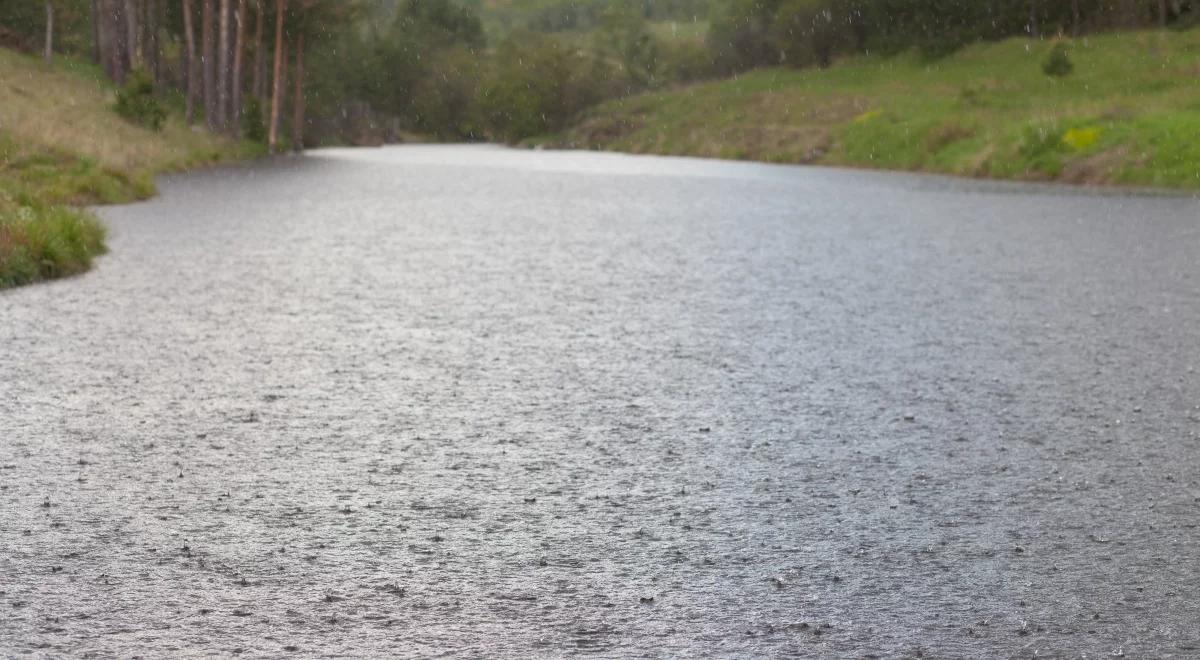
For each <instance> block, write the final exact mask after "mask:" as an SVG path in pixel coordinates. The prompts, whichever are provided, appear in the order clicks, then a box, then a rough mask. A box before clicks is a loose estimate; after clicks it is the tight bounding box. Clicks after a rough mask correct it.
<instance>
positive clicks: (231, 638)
mask: <svg viewBox="0 0 1200 660" xmlns="http://www.w3.org/2000/svg"><path fill="white" fill-rule="evenodd" d="M101 213H102V215H103V216H104V218H105V219H106V220H107V221H109V223H110V224H111V226H112V227H113V230H114V232H113V233H114V236H113V239H112V248H113V251H112V254H111V255H110V256H108V257H105V258H104V259H102V260H101V262H100V264H99V267H98V268H97V269H96V270H95V271H94V272H92V273H90V274H88V275H85V276H83V277H79V278H74V279H71V280H66V281H61V282H56V283H52V284H47V285H39V286H35V287H28V288H24V289H18V290H13V291H8V292H4V293H0V656H4V657H8V656H13V657H26V656H33V657H62V656H71V657H133V656H143V657H161V656H174V655H187V656H199V655H215V656H231V655H243V656H247V657H259V656H271V657H278V656H285V655H289V654H291V655H296V656H306V657H307V656H342V657H365V656H382V655H398V656H428V655H433V654H439V653H448V654H451V655H461V656H467V657H481V658H482V657H522V658H524V657H560V656H566V655H596V656H602V657H669V656H722V657H748V656H774V657H780V656H794V657H860V658H866V657H939V658H941V657H1032V656H1053V657H1101V656H1110V655H1120V654H1124V655H1126V656H1128V657H1156V658H1166V657H1177V658H1194V657H1198V656H1200V627H1198V626H1197V621H1200V556H1198V555H1200V529H1197V525H1198V524H1200V460H1198V459H1200V374H1197V373H1196V369H1197V367H1200V202H1198V201H1196V200H1194V199H1188V198H1180V197H1165V196H1122V195H1119V194H1103V193H1091V192H1086V191H1081V190H1069V189H1062V188H1050V187H1030V186H1022V185H1011V184H995V183H979V182H963V181H953V180H948V179H940V178H929V177H918V176H910V175H892V174H881V173H869V172H852V171H837V170H828V169H821V168H796V167H776V166H766V165H754V164H745V163H721V162H709V161H698V160H683V159H666V158H637V157H627V156H617V155H611V154H586V153H548V152H517V151H507V150H502V149H497V148H490V147H402V148H390V149H382V150H360V151H356V150H345V151H337V150H335V151H321V152H316V153H314V154H312V155H310V156H308V157H305V158H293V159H283V160H280V161H277V162H273V163H266V164H259V165H254V166H250V167H244V168H236V169H229V170H221V171H215V172H209V173H202V174H195V175H187V176H181V177H175V178H171V179H168V180H167V181H165V183H164V185H163V195H162V196H161V197H160V198H158V199H156V200H154V201H151V202H148V203H143V204H137V205H133V206H127V207H115V208H106V209H103V210H102V211H101Z"/></svg>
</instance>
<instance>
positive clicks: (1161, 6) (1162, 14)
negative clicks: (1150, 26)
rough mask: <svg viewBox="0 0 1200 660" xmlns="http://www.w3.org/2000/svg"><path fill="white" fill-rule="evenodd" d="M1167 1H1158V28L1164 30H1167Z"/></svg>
mask: <svg viewBox="0 0 1200 660" xmlns="http://www.w3.org/2000/svg"><path fill="white" fill-rule="evenodd" d="M1168 13H1169V10H1168V9H1167V0H1158V26H1159V27H1160V28H1162V29H1164V30H1165V29H1166V28H1167V14H1168Z"/></svg>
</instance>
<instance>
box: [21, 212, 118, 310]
mask: <svg viewBox="0 0 1200 660" xmlns="http://www.w3.org/2000/svg"><path fill="white" fill-rule="evenodd" d="M104 235H105V230H104V226H103V225H101V224H100V223H99V221H97V220H96V219H95V218H94V217H92V215H91V214H89V213H88V212H86V211H81V210H78V209H72V208H68V207H65V206H49V207H44V208H39V207H30V206H18V207H13V206H9V207H8V210H6V209H5V207H4V206H0V289H2V288H5V287H10V286H17V285H20V284H28V283H30V282H36V281H38V280H43V279H49V278H52V277H65V276H67V275H74V274H77V273H81V272H83V271H85V270H87V269H88V268H89V267H90V266H91V263H92V258H93V257H95V256H96V255H100V254H104V252H106V251H107V248H106V247H105V245H104Z"/></svg>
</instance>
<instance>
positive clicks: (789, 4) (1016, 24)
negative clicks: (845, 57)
mask: <svg viewBox="0 0 1200 660" xmlns="http://www.w3.org/2000/svg"><path fill="white" fill-rule="evenodd" d="M1196 5H1197V3H1196V2H1194V1H1193V0H729V1H727V2H721V3H717V4H716V5H714V17H713V24H712V27H711V29H710V32H709V38H708V43H709V46H710V48H711V49H712V54H713V57H714V58H715V61H716V66H717V68H718V69H719V70H720V71H721V72H722V73H730V72H735V71H739V70H745V69H749V68H753V67H758V66H774V65H780V64H785V65H790V66H797V67H805V66H813V65H816V66H828V65H829V64H830V63H831V62H832V61H833V59H834V57H836V56H837V55H840V54H846V53H865V52H877V53H884V54H891V53H897V52H900V51H904V50H908V49H914V48H915V49H917V50H919V51H920V52H922V53H924V54H926V55H928V56H932V57H937V56H941V55H945V54H948V53H951V52H953V51H954V50H956V49H958V48H961V47H962V46H964V45H966V44H969V43H972V42H975V41H981V40H988V39H1004V38H1008V37H1014V36H1030V37H1035V38H1037V37H1042V36H1054V35H1059V34H1061V35H1068V36H1078V35H1080V34H1083V33H1085V32H1094V31H1100V30H1111V29H1129V28H1141V27H1149V26H1160V27H1167V26H1169V25H1172V24H1180V25H1190V24H1191V23H1192V22H1193V21H1194V20H1195V14H1196V13H1197V12H1196Z"/></svg>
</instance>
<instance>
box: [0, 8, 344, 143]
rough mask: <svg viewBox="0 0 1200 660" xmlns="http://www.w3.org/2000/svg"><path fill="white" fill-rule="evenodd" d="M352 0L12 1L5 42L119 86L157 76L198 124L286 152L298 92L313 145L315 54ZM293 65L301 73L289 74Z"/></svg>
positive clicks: (299, 131)
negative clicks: (310, 59)
mask: <svg viewBox="0 0 1200 660" xmlns="http://www.w3.org/2000/svg"><path fill="white" fill-rule="evenodd" d="M357 8H358V5H357V3H354V2H343V1H342V0H4V2H3V3H2V4H0V45H4V46H7V47H11V48H18V49H25V50H33V48H32V47H31V45H32V44H35V43H38V42H40V44H39V46H40V50H41V51H42V52H43V56H44V57H45V58H46V59H47V61H49V60H51V59H52V58H53V55H54V53H55V52H60V53H66V54H70V55H74V56H83V57H88V58H90V59H91V60H92V61H93V62H95V63H96V64H97V65H98V66H99V67H100V68H101V69H102V70H103V72H104V73H105V75H107V76H108V77H109V78H111V79H112V80H113V81H114V82H115V83H117V84H118V85H124V84H125V83H126V82H127V79H128V78H129V77H130V76H131V75H137V76H138V77H139V83H138V84H141V82H140V79H141V78H145V77H148V78H149V79H150V80H152V81H153V85H154V87H155V88H157V89H158V90H159V91H160V93H165V92H166V91H168V90H174V91H175V92H177V93H178V94H179V95H180V96H181V97H182V99H183V104H184V106H185V109H184V113H185V116H186V118H187V121H188V123H192V122H194V121H199V120H200V119H203V121H204V122H205V123H206V124H207V126H208V127H209V128H210V129H212V130H214V131H220V132H226V133H229V134H230V135H242V134H243V133H249V134H250V137H257V136H260V135H261V137H262V139H263V140H264V141H266V142H267V143H268V145H269V146H270V148H271V149H272V150H276V149H278V148H279V146H280V144H281V142H282V140H281V130H282V126H283V121H284V109H283V108H284V105H285V102H286V97H287V94H288V92H289V89H288V87H289V85H288V83H289V81H290V82H291V88H292V89H291V90H290V91H291V93H292V118H291V122H290V123H291V127H292V144H293V146H294V147H295V148H301V147H302V146H303V144H304V136H303V128H304V126H305V99H306V96H307V95H306V93H305V82H306V80H307V77H306V75H305V52H306V49H307V48H308V47H309V46H308V45H309V44H311V43H313V42H319V41H321V40H322V39H323V38H325V37H326V36H327V35H328V32H329V30H330V29H331V28H332V29H337V28H338V27H339V26H343V25H349V24H351V23H352V21H353V17H354V16H355V12H356V11H357ZM289 65H291V72H290V78H289V71H288V69H289Z"/></svg>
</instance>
